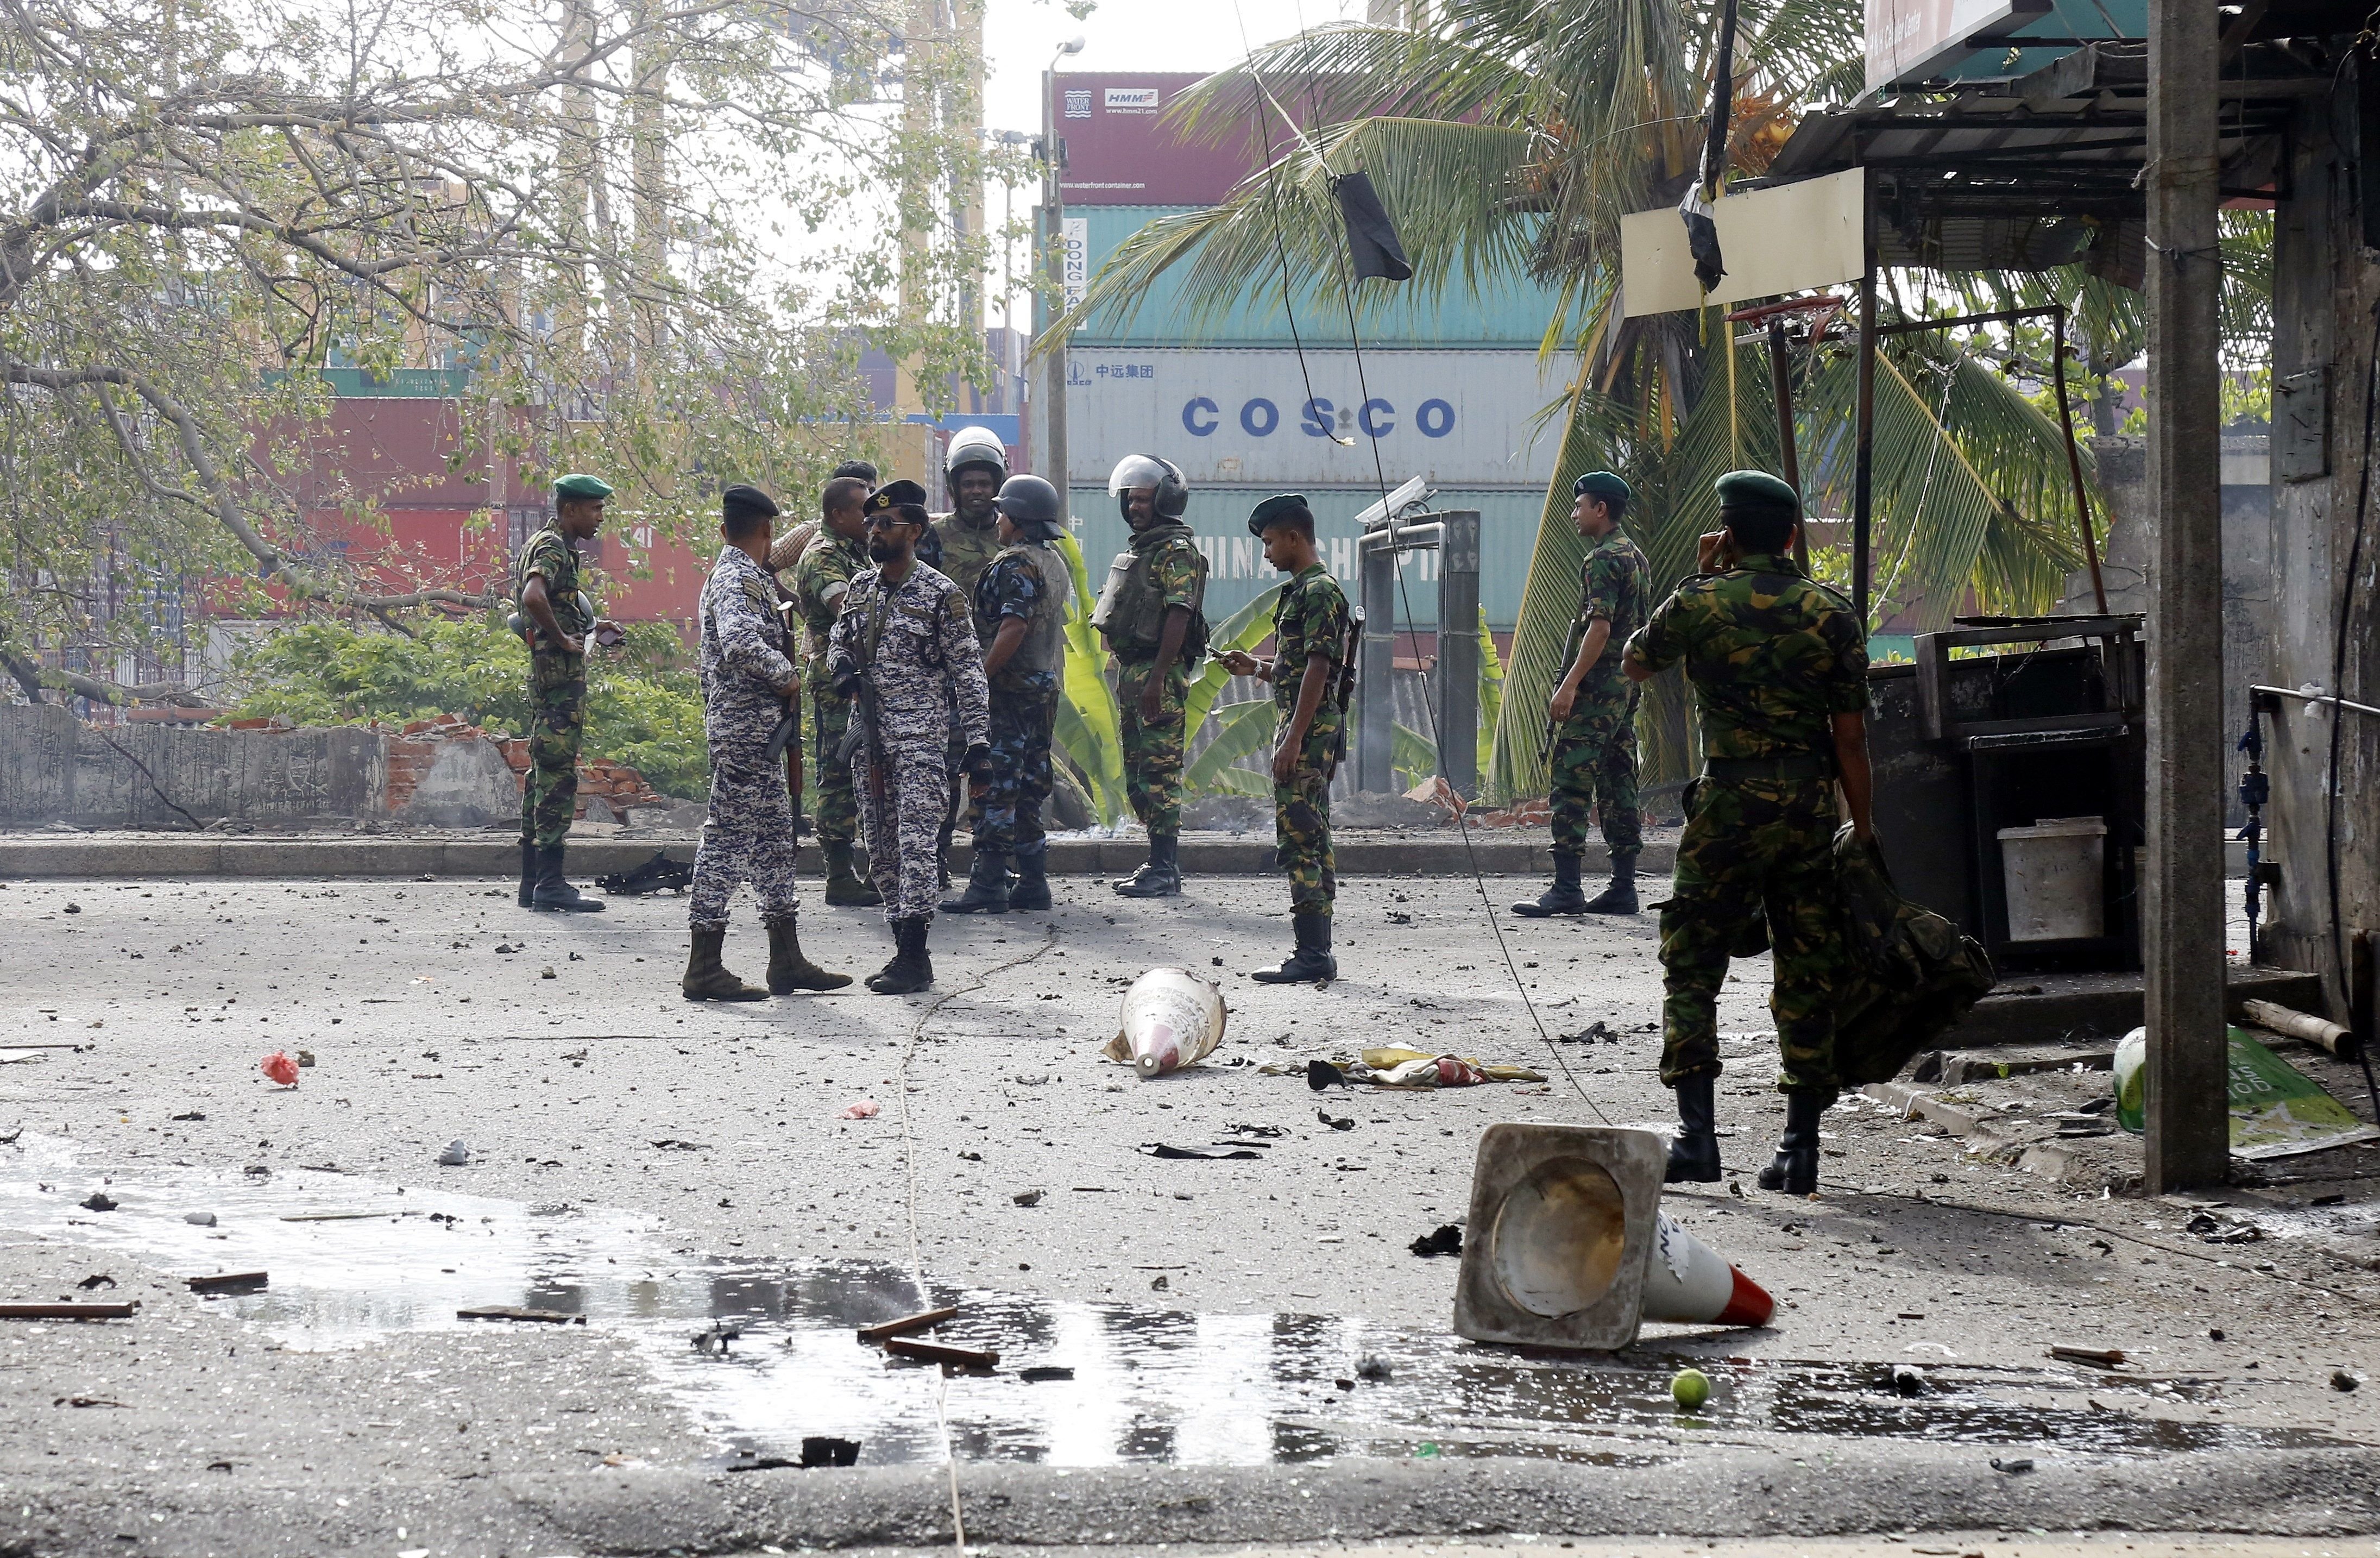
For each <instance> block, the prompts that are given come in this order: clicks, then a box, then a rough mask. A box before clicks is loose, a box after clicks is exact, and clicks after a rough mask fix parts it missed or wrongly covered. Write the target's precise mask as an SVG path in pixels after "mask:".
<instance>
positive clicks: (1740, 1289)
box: [1712, 1271, 1777, 1325]
mask: <svg viewBox="0 0 2380 1558" xmlns="http://www.w3.org/2000/svg"><path fill="white" fill-rule="evenodd" d="M1731 1274H1732V1275H1733V1276H1734V1278H1735V1291H1734V1292H1732V1293H1730V1294H1729V1295H1728V1299H1727V1308H1724V1309H1721V1310H1720V1311H1719V1312H1718V1319H1717V1320H1716V1321H1713V1322H1712V1323H1713V1324H1715V1325H1767V1323H1768V1321H1769V1317H1770V1316H1772V1315H1774V1314H1775V1313H1776V1312H1777V1300H1776V1299H1775V1298H1773V1297H1771V1296H1769V1293H1768V1290H1767V1288H1765V1287H1763V1286H1761V1285H1760V1284H1758V1283H1756V1282H1755V1281H1753V1280H1752V1279H1751V1278H1750V1277H1748V1276H1745V1275H1744V1274H1743V1272H1740V1271H1738V1272H1732V1273H1731Z"/></svg>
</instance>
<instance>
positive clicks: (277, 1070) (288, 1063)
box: [257, 1050, 297, 1088]
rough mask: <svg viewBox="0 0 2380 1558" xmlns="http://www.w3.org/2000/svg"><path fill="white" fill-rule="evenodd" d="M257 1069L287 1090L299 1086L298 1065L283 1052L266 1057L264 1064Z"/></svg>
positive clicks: (278, 1051) (274, 1052)
mask: <svg viewBox="0 0 2380 1558" xmlns="http://www.w3.org/2000/svg"><path fill="white" fill-rule="evenodd" d="M257 1069H258V1070H260V1071H261V1072H263V1073H264V1074H265V1076H267V1077H271V1078H272V1079H273V1081H276V1082H278V1083H280V1084H281V1085H282V1086H283V1087H285V1088H294V1087H296V1086H297V1062H296V1061H295V1060H292V1059H291V1058H290V1057H289V1056H288V1054H287V1053H285V1052H283V1051H280V1050H275V1051H273V1053H271V1054H269V1055H267V1056H265V1057H264V1064H263V1065H261V1066H259V1067H257Z"/></svg>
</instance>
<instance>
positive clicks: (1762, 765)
mask: <svg viewBox="0 0 2380 1558" xmlns="http://www.w3.org/2000/svg"><path fill="white" fill-rule="evenodd" d="M1834 776H1835V765H1834V764H1833V763H1831V762H1828V761H1827V760H1826V759H1824V758H1822V757H1820V756H1818V755H1817V754H1816V753H1815V752H1792V753H1789V754H1787V755H1786V756H1784V757H1775V758H1705V759H1703V777H1704V778H1706V779H1717V780H1718V781H1719V782H1720V783H1722V784H1726V783H1729V782H1730V781H1736V780H1744V779H1766V780H1768V781H1770V782H1771V783H1773V784H1779V785H1784V784H1791V783H1792V782H1793V781H1795V780H1799V779H1831V778H1833V777H1834Z"/></svg>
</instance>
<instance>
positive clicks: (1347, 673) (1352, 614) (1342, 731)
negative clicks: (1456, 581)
mask: <svg viewBox="0 0 2380 1558" xmlns="http://www.w3.org/2000/svg"><path fill="white" fill-rule="evenodd" d="M1363 643H1364V608H1363V607H1361V606H1356V605H1351V606H1349V607H1348V608H1347V636H1346V637H1345V638H1344V639H1341V640H1340V643H1339V663H1338V664H1337V665H1336V666H1335V667H1333V669H1334V671H1335V672H1336V675H1335V676H1333V677H1332V686H1331V689H1330V690H1331V694H1332V696H1334V697H1336V698H1337V699H1338V700H1339V734H1338V735H1337V736H1333V737H1331V740H1330V767H1329V768H1327V769H1325V770H1324V771H1323V774H1322V779H1323V782H1324V783H1325V784H1328V783H1330V781H1331V780H1333V779H1336V778H1337V777H1339V765H1340V764H1341V763H1342V762H1343V761H1346V757H1347V724H1348V722H1349V721H1350V720H1353V719H1354V717H1355V655H1356V651H1358V650H1360V649H1361V648H1362V647H1363ZM1379 690H1380V696H1381V697H1383V698H1386V697H1387V696H1388V695H1389V689H1388V688H1380V689H1379Z"/></svg>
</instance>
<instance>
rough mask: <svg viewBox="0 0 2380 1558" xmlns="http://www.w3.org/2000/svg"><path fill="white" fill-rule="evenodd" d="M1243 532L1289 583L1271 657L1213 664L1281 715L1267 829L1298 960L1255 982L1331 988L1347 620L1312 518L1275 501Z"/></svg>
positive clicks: (1292, 501)
mask: <svg viewBox="0 0 2380 1558" xmlns="http://www.w3.org/2000/svg"><path fill="white" fill-rule="evenodd" d="M1248 530H1249V532H1250V533H1251V534H1253V535H1255V536H1257V538H1258V539H1259V540H1261V541H1262V542H1264V549H1265V561H1267V562H1269V563H1270V564H1271V565H1272V566H1274V567H1276V568H1279V569H1280V570H1281V572H1283V573H1285V574H1287V575H1289V576H1290V578H1289V582H1288V583H1286V584H1284V585H1282V586H1281V598H1280V600H1279V601H1278V602H1277V603H1275V604H1274V606H1273V609H1272V635H1273V653H1272V658H1271V659H1269V660H1258V659H1257V658H1256V657H1255V656H1253V655H1250V654H1247V653H1245V652H1244V651H1239V650H1233V651H1231V652H1230V653H1228V654H1225V655H1223V656H1222V657H1221V659H1222V663H1223V666H1224V668H1225V669H1226V670H1228V671H1230V672H1231V673H1232V675H1233V676H1257V677H1259V678H1261V679H1263V680H1265V681H1268V682H1270V683H1271V684H1272V688H1273V700H1274V704H1275V706H1276V708H1277V709H1278V710H1279V725H1278V735H1277V736H1275V738H1274V742H1273V757H1272V805H1273V827H1274V835H1275V839H1276V842H1277V843H1278V845H1279V848H1278V850H1277V851H1276V853H1277V855H1278V858H1279V859H1280V861H1281V870H1284V871H1286V872H1288V873H1289V902H1290V919H1291V922H1292V923H1293V925H1294V926H1295V928H1296V934H1297V950H1296V951H1295V952H1294V953H1293V954H1291V955H1290V957H1289V959H1288V960H1287V961H1286V962H1284V963H1282V964H1281V967H1280V968H1266V969H1260V970H1258V971H1257V974H1256V975H1255V976H1254V977H1255V978H1256V979H1257V980H1260V981H1262V982H1264V983H1266V984H1301V983H1304V982H1305V981H1307V980H1329V979H1335V978H1337V977H1338V973H1339V963H1338V960H1337V959H1336V958H1334V957H1333V956H1331V955H1330V912H1331V905H1332V900H1333V899H1335V898H1336V897H1337V896H1338V895H1339V876H1338V871H1337V868H1336V862H1335V861H1334V860H1333V859H1332V858H1331V853H1330V779H1331V776H1332V774H1333V773H1336V772H1337V770H1338V767H1339V759H1340V756H1341V754H1342V751H1343V750H1344V744H1343V742H1342V735H1343V734H1344V732H1345V729H1346V717H1347V708H1346V701H1347V700H1346V691H1347V689H1346V686H1345V682H1344V676H1345V673H1346V671H1347V670H1348V668H1349V667H1350V666H1351V665H1352V663H1353V662H1354V652H1353V650H1354V646H1353V644H1352V642H1351V639H1352V637H1353V624H1354V614H1353V613H1351V612H1350V611H1349V610H1348V607H1347V596H1346V594H1345V592H1344V591H1342V590H1341V589H1340V588H1339V581H1338V580H1337V579H1334V578H1331V577H1330V570H1328V569H1326V568H1325V567H1323V566H1322V560H1321V558H1320V556H1319V555H1318V554H1317V552H1316V550H1315V545H1314V511H1313V510H1312V509H1310V508H1308V507H1307V506H1306V504H1305V498H1303V497H1301V496H1299V495H1298V494H1296V493H1280V494H1278V495H1276V496H1273V497H1269V498H1267V499H1265V501H1264V502H1262V503H1260V504H1258V505H1257V506H1256V512H1254V513H1253V514H1250V515H1249V516H1248Z"/></svg>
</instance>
